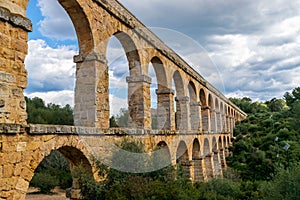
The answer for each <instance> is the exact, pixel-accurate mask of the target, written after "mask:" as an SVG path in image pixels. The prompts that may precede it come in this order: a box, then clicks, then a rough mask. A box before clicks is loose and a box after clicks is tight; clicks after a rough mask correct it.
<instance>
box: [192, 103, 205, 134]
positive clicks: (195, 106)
mask: <svg viewBox="0 0 300 200" xmlns="http://www.w3.org/2000/svg"><path fill="white" fill-rule="evenodd" d="M190 123H191V129H192V130H202V127H201V125H202V122H201V102H191V103H190Z"/></svg>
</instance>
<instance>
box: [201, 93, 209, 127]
mask: <svg viewBox="0 0 300 200" xmlns="http://www.w3.org/2000/svg"><path fill="white" fill-rule="evenodd" d="M200 102H201V120H202V131H203V132H205V133H207V132H209V130H210V128H209V125H210V119H209V118H210V113H209V112H210V111H209V107H208V105H207V103H206V94H205V92H204V90H203V89H200Z"/></svg>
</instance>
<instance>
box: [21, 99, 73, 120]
mask: <svg viewBox="0 0 300 200" xmlns="http://www.w3.org/2000/svg"><path fill="white" fill-rule="evenodd" d="M25 100H26V103H27V109H26V110H27V115H28V119H27V122H28V123H32V124H57V125H73V109H72V108H71V106H70V105H68V104H67V105H65V106H64V107H61V106H60V105H56V104H53V103H50V104H48V105H47V106H46V105H45V103H44V101H43V100H42V99H40V98H38V97H34V98H32V99H30V98H28V97H25Z"/></svg>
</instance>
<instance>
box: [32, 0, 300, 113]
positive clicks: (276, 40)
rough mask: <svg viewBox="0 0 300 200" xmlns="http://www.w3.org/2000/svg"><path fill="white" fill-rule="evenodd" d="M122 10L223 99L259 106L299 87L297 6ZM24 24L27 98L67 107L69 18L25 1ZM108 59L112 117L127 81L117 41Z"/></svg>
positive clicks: (280, 2) (48, 4)
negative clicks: (28, 28)
mask: <svg viewBox="0 0 300 200" xmlns="http://www.w3.org/2000/svg"><path fill="white" fill-rule="evenodd" d="M120 2H121V3H122V4H124V5H125V7H127V8H128V9H129V10H130V11H131V12H132V13H133V14H134V15H136V16H137V17H138V18H139V19H140V20H141V21H142V22H143V23H144V24H146V25H147V26H148V27H159V28H153V31H154V32H156V33H157V34H158V35H159V36H160V37H161V38H162V39H163V40H164V41H165V42H166V43H167V44H168V45H169V46H170V47H171V48H173V49H175V51H176V52H177V53H178V54H180V55H181V56H182V57H183V58H184V59H186V60H187V61H188V62H189V63H190V65H191V66H193V67H194V68H195V69H196V70H197V71H198V72H199V73H200V74H201V75H202V76H203V77H204V78H206V79H207V80H208V81H209V82H211V83H212V84H213V85H215V86H216V87H217V88H218V89H219V90H220V91H221V92H223V93H224V94H225V95H226V96H227V97H244V96H247V97H250V98H251V99H253V100H261V101H264V100H268V99H270V98H273V97H277V98H282V96H283V94H284V93H285V92H286V91H291V90H292V89H293V88H295V87H298V86H300V78H299V74H300V54H299V52H300V26H299V24H300V0H294V1H285V0H276V1H272V3H270V1H269V0H245V1H240V0H228V1H207V0H186V1H182V0H165V1H159V0H140V1H136V0H120ZM27 17H28V18H29V19H31V20H32V23H33V32H32V33H30V34H29V54H28V56H27V58H26V68H27V70H28V72H29V81H28V88H27V89H26V95H28V96H29V97H33V96H39V97H41V98H43V99H44V100H45V101H46V103H49V102H53V103H59V104H62V105H65V104H66V103H69V104H71V105H73V95H74V94H73V92H74V81H75V64H74V63H73V56H74V55H76V54H77V51H78V47H77V40H76V36H75V31H74V28H73V26H72V23H71V22H70V19H69V17H68V15H67V14H66V12H65V11H64V10H63V8H62V7H61V6H60V5H59V4H58V3H57V1H56V0H30V1H29V6H28V9H27ZM107 57H108V60H109V65H110V66H109V70H110V77H111V79H110V80H111V95H110V96H111V101H112V102H118V106H115V107H114V108H112V113H114V114H115V113H117V112H118V109H119V107H125V106H126V99H125V98H124V96H125V95H126V82H125V77H126V76H127V75H128V70H127V69H128V67H127V63H126V59H125V57H124V51H123V50H122V48H121V45H120V44H119V43H118V42H117V41H116V40H115V39H112V40H111V41H110V48H109V51H108V55H107ZM199 58H201V59H199ZM154 82H155V79H154ZM152 93H154V88H153V89H152ZM154 98H155V97H154ZM113 104H116V103H113ZM154 104H155V102H153V105H154Z"/></svg>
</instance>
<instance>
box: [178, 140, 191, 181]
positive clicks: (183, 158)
mask: <svg viewBox="0 0 300 200" xmlns="http://www.w3.org/2000/svg"><path fill="white" fill-rule="evenodd" d="M176 164H177V166H178V167H181V168H182V172H183V176H184V177H186V178H190V162H189V153H188V148H187V145H186V143H185V142H184V141H183V140H181V141H180V142H179V145H178V147H177V151H176Z"/></svg>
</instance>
